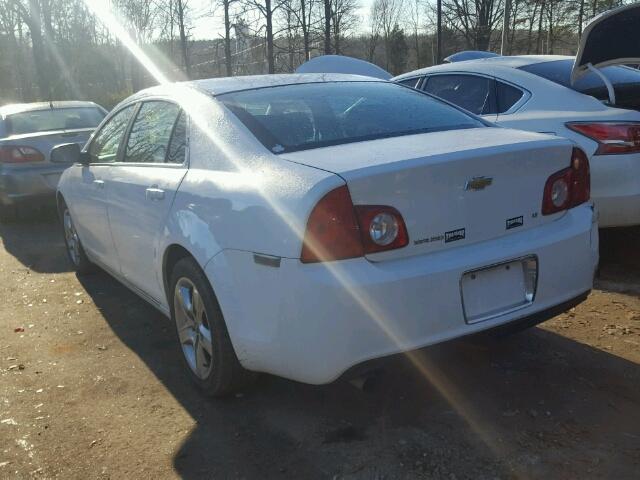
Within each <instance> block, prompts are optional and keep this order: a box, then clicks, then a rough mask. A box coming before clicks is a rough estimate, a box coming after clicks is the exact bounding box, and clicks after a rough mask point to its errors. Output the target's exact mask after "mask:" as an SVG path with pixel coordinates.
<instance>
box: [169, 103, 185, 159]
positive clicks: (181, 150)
mask: <svg viewBox="0 0 640 480" xmlns="http://www.w3.org/2000/svg"><path fill="white" fill-rule="evenodd" d="M186 149H187V116H186V115H185V113H184V112H180V116H179V117H178V120H177V121H176V124H175V126H174V127H173V134H172V135H171V142H170V143H169V152H168V153H167V163H178V164H182V163H184V161H185V159H186Z"/></svg>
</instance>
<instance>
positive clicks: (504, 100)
mask: <svg viewBox="0 0 640 480" xmlns="http://www.w3.org/2000/svg"><path fill="white" fill-rule="evenodd" d="M523 95H524V92H523V91H522V90H520V89H519V88H516V87H514V86H511V85H508V84H506V83H503V82H500V81H498V80H496V100H497V104H498V113H505V112H507V111H509V109H510V108H511V107H513V106H514V105H515V104H516V103H518V101H519V100H520V99H521V98H522V96H523Z"/></svg>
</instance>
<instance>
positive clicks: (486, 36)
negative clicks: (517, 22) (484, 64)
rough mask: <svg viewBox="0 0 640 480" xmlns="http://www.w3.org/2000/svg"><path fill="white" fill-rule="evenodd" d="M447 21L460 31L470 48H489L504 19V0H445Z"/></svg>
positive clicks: (444, 12) (443, 4) (444, 10)
mask: <svg viewBox="0 0 640 480" xmlns="http://www.w3.org/2000/svg"><path fill="white" fill-rule="evenodd" d="M442 8H443V15H444V17H445V18H446V20H447V23H448V24H449V25H450V26H452V27H453V28H454V29H455V30H457V31H458V32H460V33H461V34H462V35H463V36H464V38H465V40H466V43H467V47H468V48H473V49H476V50H488V49H489V41H490V40H491V34H492V33H493V31H494V30H495V28H496V25H498V24H499V23H500V22H501V20H502V14H503V9H502V0H446V1H445V0H443V2H442Z"/></svg>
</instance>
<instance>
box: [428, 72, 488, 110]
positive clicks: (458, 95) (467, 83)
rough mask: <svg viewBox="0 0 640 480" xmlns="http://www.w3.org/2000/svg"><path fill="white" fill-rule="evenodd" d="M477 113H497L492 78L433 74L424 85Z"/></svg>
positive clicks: (430, 91)
mask: <svg viewBox="0 0 640 480" xmlns="http://www.w3.org/2000/svg"><path fill="white" fill-rule="evenodd" d="M422 88H423V90H424V91H425V92H428V93H430V94H432V95H435V96H436V97H440V98H442V99H444V100H447V101H449V102H451V103H453V104H455V105H458V106H459V107H461V108H464V109H465V110H467V111H469V112H471V113H475V114H476V115H487V114H490V113H496V112H495V108H494V107H493V83H492V80H491V79H490V78H487V77H480V76H476V75H461V74H455V75H433V76H431V77H429V79H428V80H427V84H426V85H425V86H423V87H422Z"/></svg>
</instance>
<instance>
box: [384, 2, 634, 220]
mask: <svg viewBox="0 0 640 480" xmlns="http://www.w3.org/2000/svg"><path fill="white" fill-rule="evenodd" d="M638 32H640V6H639V4H634V5H631V6H627V7H621V8H620V9H616V10H612V11H609V12H606V13H605V14H603V15H601V16H599V17H597V18H596V19H594V20H593V21H592V22H591V23H590V24H589V25H588V26H587V28H586V29H585V33H584V35H583V37H582V39H581V43H580V47H579V50H578V54H577V57H568V56H554V55H535V56H506V57H501V56H495V57H491V58H484V59H475V60H468V61H458V62H456V63H451V64H446V65H438V66H434V67H429V68H424V69H421V70H416V71H414V72H409V73H405V74H403V75H399V76H397V77H395V78H394V79H393V81H395V82H398V83H401V84H403V85H408V86H411V87H414V88H417V89H419V90H422V91H424V92H427V93H429V94H432V95H435V96H437V97H440V98H442V99H444V100H447V101H449V102H451V103H453V104H455V105H457V106H460V107H462V108H464V109H465V110H468V111H469V112H472V113H474V114H476V115H480V116H482V117H483V118H485V119H487V120H490V121H492V122H496V123H497V124H498V125H502V126H505V127H509V128H518V129H523V130H530V131H534V132H544V133H550V134H553V135H559V136H562V137H566V138H569V139H571V140H572V141H574V142H575V143H576V144H577V145H579V146H580V147H581V148H582V149H583V150H584V151H586V152H587V153H588V155H589V157H590V162H591V172H592V197H593V200H594V202H595V204H596V206H597V207H598V210H599V223H600V226H601V227H617V226H629V225H638V224H640V71H638V70H637V69H634V68H629V67H627V66H624V65H623V64H626V63H637V62H640V47H638V45H639V44H638V42H637V41H636V40H638V39H640V38H639V37H638ZM598 69H599V70H598ZM607 82H610V83H611V87H612V91H611V92H610V90H609V88H608V86H607Z"/></svg>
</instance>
